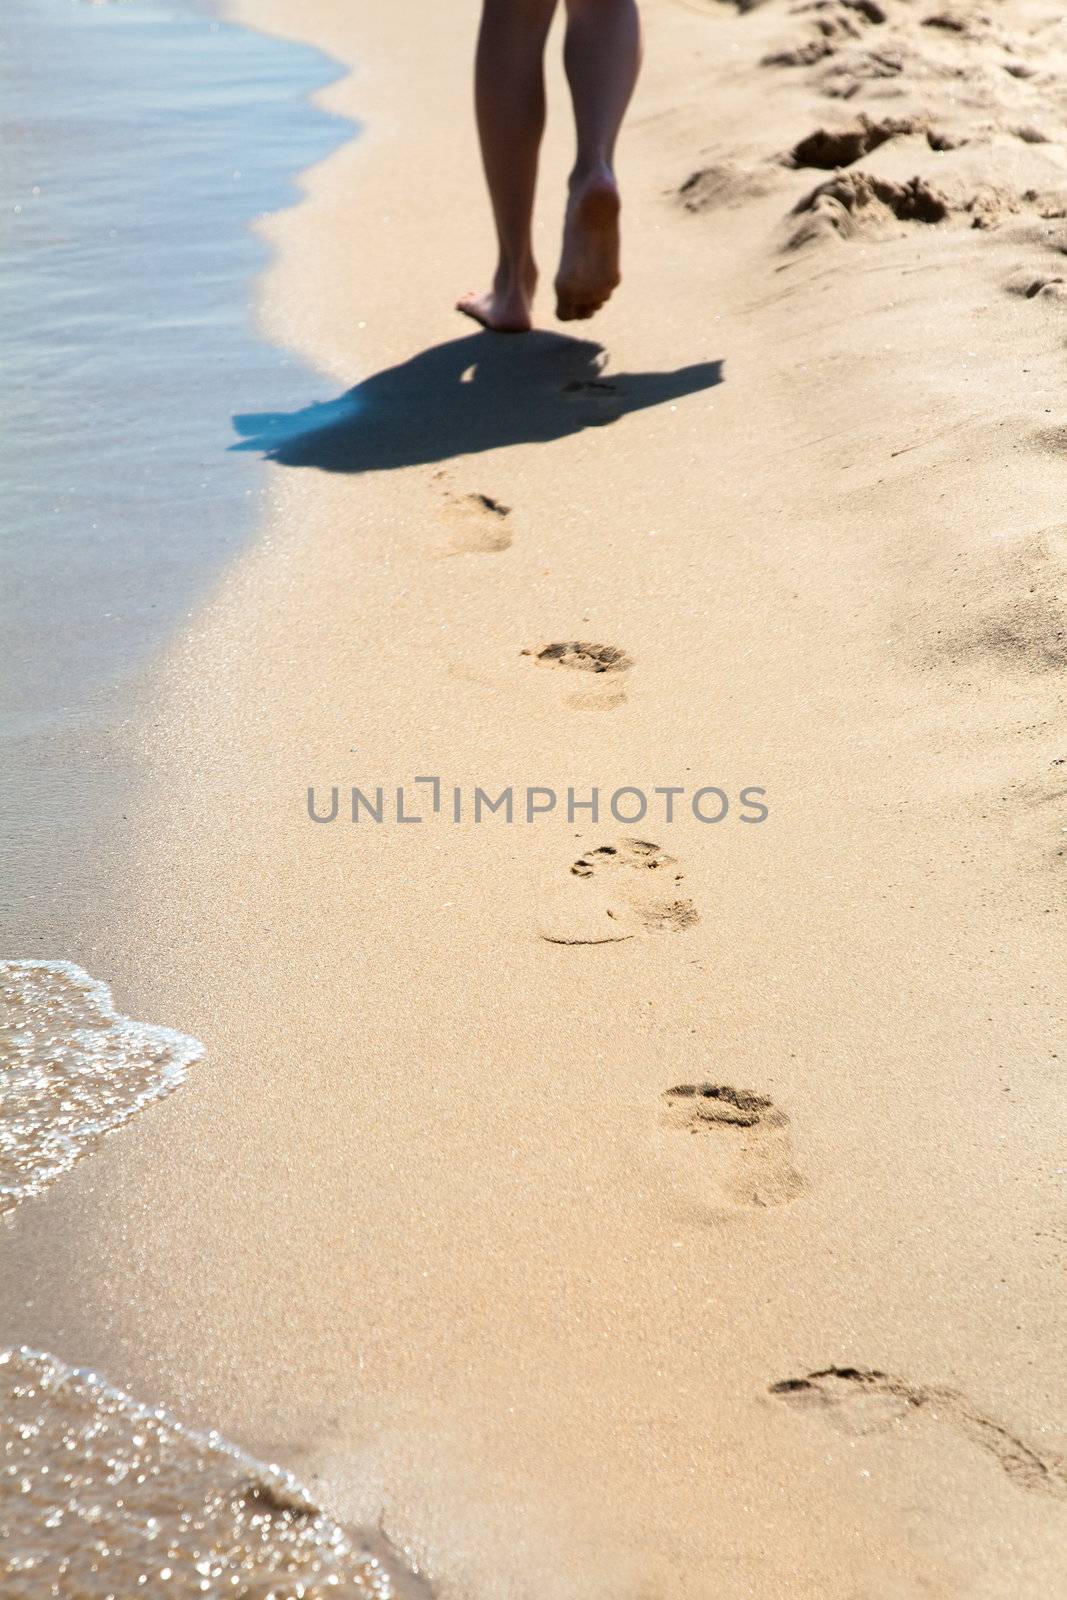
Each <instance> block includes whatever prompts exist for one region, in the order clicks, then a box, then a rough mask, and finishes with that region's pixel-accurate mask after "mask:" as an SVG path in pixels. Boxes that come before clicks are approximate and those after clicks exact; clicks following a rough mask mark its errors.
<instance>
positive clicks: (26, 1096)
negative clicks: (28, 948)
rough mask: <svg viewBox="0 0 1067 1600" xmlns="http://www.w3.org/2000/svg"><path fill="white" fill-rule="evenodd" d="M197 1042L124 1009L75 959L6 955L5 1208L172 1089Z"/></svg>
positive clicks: (0, 1022)
mask: <svg viewBox="0 0 1067 1600" xmlns="http://www.w3.org/2000/svg"><path fill="white" fill-rule="evenodd" d="M202 1054H203V1046H202V1045H201V1044H200V1043H199V1042H198V1040H196V1039H191V1038H187V1037H186V1036H185V1035H183V1034H180V1033H174V1032H172V1031H171V1030H170V1029H169V1028H157V1027H151V1026H149V1025H148V1024H147V1023H143V1022H132V1021H131V1020H130V1018H129V1017H120V1016H117V1015H116V1014H115V1011H114V1008H113V1006H112V1003H111V992H110V990H109V989H108V987H107V985H106V984H103V983H98V982H97V981H96V980H95V979H93V978H91V977H90V976H89V974H88V973H87V972H83V971H82V970H81V968H80V967H76V966H74V965H73V964H72V963H71V962H69V961H0V1212H2V1211H6V1210H9V1209H10V1208H11V1207H13V1206H14V1205H16V1204H17V1203H18V1202H19V1201H20V1200H24V1199H26V1198H27V1197H28V1196H29V1195H33V1194H39V1193H40V1192H41V1190H42V1189H44V1188H45V1187H46V1186H47V1185H48V1184H49V1183H51V1182H52V1181H53V1179H55V1178H57V1177H58V1176H59V1175H60V1173H62V1172H65V1171H66V1170H67V1168H68V1167H71V1166H73V1164H74V1162H75V1161H77V1160H78V1158H79V1156H82V1155H84V1154H85V1153H86V1152H87V1151H88V1150H90V1149H91V1148H92V1146H93V1145H94V1144H96V1143H97V1141H98V1140H99V1139H101V1138H102V1137H103V1136H104V1135H105V1134H107V1133H110V1132H111V1131H112V1129H114V1128H117V1127H120V1126H121V1124H122V1123H124V1122H126V1121H127V1120H128V1119H129V1118H130V1117H132V1116H133V1115H134V1114H135V1113H136V1112H137V1111H139V1110H140V1109H141V1108H142V1107H143V1106H146V1105H149V1104H151V1102H152V1101H153V1100H158V1099H160V1098H161V1097H162V1096H163V1095H165V1094H169V1093H170V1091H171V1090H172V1089H175V1088H177V1086H178V1085H179V1084H180V1083H181V1082H182V1081H183V1080H184V1078H185V1076H186V1069H187V1068H188V1066H189V1064H190V1063H191V1062H193V1061H195V1060H197V1058H198V1057H199V1056H201V1055H202Z"/></svg>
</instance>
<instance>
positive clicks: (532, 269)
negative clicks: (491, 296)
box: [493, 255, 537, 295]
mask: <svg viewBox="0 0 1067 1600" xmlns="http://www.w3.org/2000/svg"><path fill="white" fill-rule="evenodd" d="M536 287H537V266H536V263H535V262H534V258H533V256H532V255H527V256H522V257H520V258H519V259H517V260H512V259H511V258H510V257H505V256H501V257H500V260H499V261H498V263H497V269H496V272H495V274H494V276H493V288H494V289H495V291H496V293H497V294H500V295H511V294H516V293H521V294H527V295H531V294H533V291H534V289H535V288H536Z"/></svg>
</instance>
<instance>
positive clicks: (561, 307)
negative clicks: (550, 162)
mask: <svg viewBox="0 0 1067 1600" xmlns="http://www.w3.org/2000/svg"><path fill="white" fill-rule="evenodd" d="M620 209H621V202H620V200H619V190H618V187H617V185H616V183H615V180H614V178H609V177H604V178H597V179H596V180H594V181H593V182H590V183H588V184H587V185H585V187H584V188H582V189H579V190H578V191H577V192H576V194H575V195H574V196H573V198H572V199H571V202H570V205H569V206H568V208H567V221H566V224H565V226H564V230H563V257H562V260H561V261H560V268H559V273H558V274H557V277H556V316H557V317H558V318H559V320H560V321H561V322H582V321H585V319H586V318H587V317H591V316H592V315H593V314H594V312H597V311H599V310H600V308H601V306H602V305H603V304H604V303H605V301H607V300H609V299H610V298H611V295H612V292H613V290H615V289H616V288H618V285H619V212H620Z"/></svg>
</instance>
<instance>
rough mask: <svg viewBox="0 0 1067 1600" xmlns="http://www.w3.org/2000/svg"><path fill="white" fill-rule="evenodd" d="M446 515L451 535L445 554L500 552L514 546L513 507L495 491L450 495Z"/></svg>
mask: <svg viewBox="0 0 1067 1600" xmlns="http://www.w3.org/2000/svg"><path fill="white" fill-rule="evenodd" d="M444 519H445V522H446V523H447V525H448V528H449V531H450V533H451V536H452V537H451V544H450V546H449V548H448V549H447V550H445V551H443V552H442V554H444V555H450V556H458V555H498V554H499V552H500V551H501V550H507V549H509V548H510V546H511V525H510V523H511V507H510V506H505V505H501V503H500V501H499V500H494V499H493V497H492V495H488V494H462V495H449V497H448V500H447V502H446V504H445V509H444Z"/></svg>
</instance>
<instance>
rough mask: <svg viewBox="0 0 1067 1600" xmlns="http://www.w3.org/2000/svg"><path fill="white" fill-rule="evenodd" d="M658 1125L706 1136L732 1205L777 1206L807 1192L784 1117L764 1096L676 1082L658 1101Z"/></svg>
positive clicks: (722, 1187)
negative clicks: (794, 1161) (793, 1155)
mask: <svg viewBox="0 0 1067 1600" xmlns="http://www.w3.org/2000/svg"><path fill="white" fill-rule="evenodd" d="M660 1122H661V1124H662V1126H663V1127H665V1128H669V1129H673V1130H675V1131H678V1132H681V1133H690V1134H697V1135H698V1136H700V1138H701V1139H703V1138H705V1137H707V1136H711V1138H712V1140H713V1141H714V1145H715V1156H716V1158H717V1164H718V1165H719V1166H720V1170H719V1171H718V1172H717V1173H716V1174H715V1177H716V1182H717V1185H718V1188H719V1191H720V1193H721V1195H722V1197H723V1198H724V1199H726V1200H729V1201H731V1202H732V1203H733V1204H734V1205H741V1206H780V1205H785V1204H787V1203H788V1202H789V1201H790V1200H795V1199H796V1197H797V1195H798V1194H800V1193H802V1192H803V1190H804V1189H805V1188H806V1187H807V1185H806V1183H805V1181H804V1179H803V1178H802V1177H801V1176H800V1173H799V1172H798V1171H797V1169H796V1167H795V1166H794V1165H793V1158H792V1147H791V1144H790V1139H789V1132H788V1129H789V1118H788V1117H787V1116H786V1114H785V1112H784V1111H780V1110H779V1109H778V1107H777V1106H776V1105H775V1104H774V1102H773V1101H772V1100H769V1099H768V1098H767V1096H766V1095H762V1094H756V1093H754V1092H753V1091H752V1090H751V1089H733V1088H731V1087H730V1086H729V1085H728V1084H720V1083H680V1084H677V1085H676V1086H675V1087H674V1088H673V1089H667V1090H666V1091H665V1092H664V1094H663V1097H662V1102H661V1109H660Z"/></svg>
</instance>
